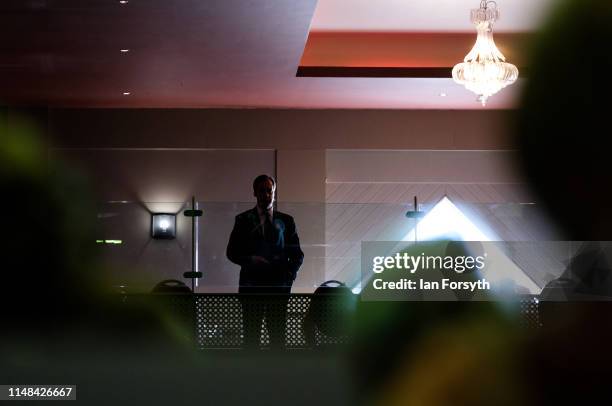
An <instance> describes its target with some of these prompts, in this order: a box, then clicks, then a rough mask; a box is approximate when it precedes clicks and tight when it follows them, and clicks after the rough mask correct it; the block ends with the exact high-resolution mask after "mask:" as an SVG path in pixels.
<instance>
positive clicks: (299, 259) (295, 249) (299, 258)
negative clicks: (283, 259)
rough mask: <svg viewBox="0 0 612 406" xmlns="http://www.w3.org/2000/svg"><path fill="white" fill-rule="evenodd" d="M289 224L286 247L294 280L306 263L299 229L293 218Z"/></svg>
mask: <svg viewBox="0 0 612 406" xmlns="http://www.w3.org/2000/svg"><path fill="white" fill-rule="evenodd" d="M289 223H290V224H289V227H287V235H286V236H285V238H286V240H285V244H286V245H285V247H286V249H287V256H288V260H289V271H290V272H291V274H292V275H293V279H295V277H296V275H297V273H298V271H299V269H300V267H301V266H302V263H303V262H304V253H303V252H302V249H301V248H300V238H299V237H298V233H297V228H296V226H295V221H294V220H293V218H291V221H290V222H289Z"/></svg>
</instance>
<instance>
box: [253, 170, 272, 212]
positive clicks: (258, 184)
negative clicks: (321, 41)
mask: <svg viewBox="0 0 612 406" xmlns="http://www.w3.org/2000/svg"><path fill="white" fill-rule="evenodd" d="M275 192H276V182H275V181H274V178H272V177H271V176H268V175H259V176H258V177H256V178H255V180H254V181H253V196H255V197H256V198H257V206H259V208H261V209H263V210H268V209H270V208H271V207H272V204H274V194H275Z"/></svg>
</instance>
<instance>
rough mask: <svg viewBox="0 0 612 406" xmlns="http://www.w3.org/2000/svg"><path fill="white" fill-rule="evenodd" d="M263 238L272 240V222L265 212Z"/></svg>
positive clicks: (268, 240)
mask: <svg viewBox="0 0 612 406" xmlns="http://www.w3.org/2000/svg"><path fill="white" fill-rule="evenodd" d="M264 240H266V241H267V242H274V224H272V219H271V218H270V215H269V214H266V221H265V223H264Z"/></svg>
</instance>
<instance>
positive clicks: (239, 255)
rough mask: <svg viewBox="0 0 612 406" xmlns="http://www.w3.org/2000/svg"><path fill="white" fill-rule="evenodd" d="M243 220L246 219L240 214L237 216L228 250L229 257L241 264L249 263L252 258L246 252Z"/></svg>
mask: <svg viewBox="0 0 612 406" xmlns="http://www.w3.org/2000/svg"><path fill="white" fill-rule="evenodd" d="M243 222H244V220H243V219H241V217H240V216H236V221H235V223H234V228H233V229H232V233H231V234H230V238H229V242H228V243H227V250H226V255H227V259H229V260H230V261H232V262H233V263H235V264H237V265H240V266H244V265H246V264H248V263H249V262H250V260H251V258H250V257H249V256H247V255H246V252H245V249H246V241H245V229H244V225H243Z"/></svg>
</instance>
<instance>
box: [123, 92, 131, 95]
mask: <svg viewBox="0 0 612 406" xmlns="http://www.w3.org/2000/svg"><path fill="white" fill-rule="evenodd" d="M130 94H131V93H130V92H123V95H124V96H129V95H130Z"/></svg>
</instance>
